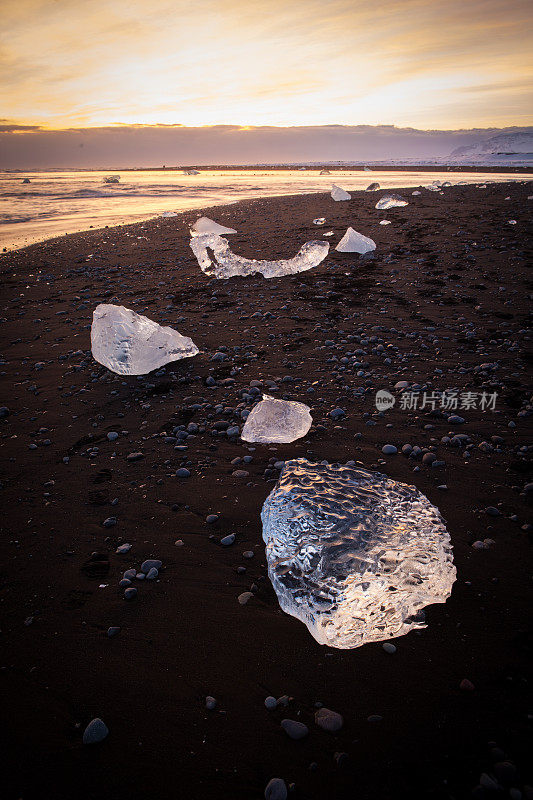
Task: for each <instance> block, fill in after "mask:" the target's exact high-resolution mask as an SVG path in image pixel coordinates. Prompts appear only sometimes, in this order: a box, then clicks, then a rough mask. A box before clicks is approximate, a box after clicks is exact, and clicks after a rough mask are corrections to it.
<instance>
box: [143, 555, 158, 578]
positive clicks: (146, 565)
mask: <svg viewBox="0 0 533 800" xmlns="http://www.w3.org/2000/svg"><path fill="white" fill-rule="evenodd" d="M162 566H163V562H162V561H159V559H158V558H147V559H146V561H143V563H142V564H141V572H144V574H145V575H147V574H148V573H149V572H150V570H151V569H161V567H162Z"/></svg>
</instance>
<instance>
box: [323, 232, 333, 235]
mask: <svg viewBox="0 0 533 800" xmlns="http://www.w3.org/2000/svg"><path fill="white" fill-rule="evenodd" d="M322 236H333V231H328V232H327V233H323V234H322Z"/></svg>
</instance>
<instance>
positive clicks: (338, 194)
mask: <svg viewBox="0 0 533 800" xmlns="http://www.w3.org/2000/svg"><path fill="white" fill-rule="evenodd" d="M331 196H332V198H333V199H334V200H337V202H338V201H339V200H351V199H352V195H351V194H348V192H345V191H344V189H341V188H340V186H335V184H333V185H332V187H331Z"/></svg>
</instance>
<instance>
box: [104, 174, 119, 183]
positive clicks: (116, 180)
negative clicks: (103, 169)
mask: <svg viewBox="0 0 533 800" xmlns="http://www.w3.org/2000/svg"><path fill="white" fill-rule="evenodd" d="M119 182H120V175H107V177H105V178H104V183H119Z"/></svg>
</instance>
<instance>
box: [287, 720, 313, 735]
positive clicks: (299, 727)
mask: <svg viewBox="0 0 533 800" xmlns="http://www.w3.org/2000/svg"><path fill="white" fill-rule="evenodd" d="M281 727H282V728H283V730H284V731H285V733H286V734H287V736H288V737H289V738H290V739H304V738H305V737H306V736H307V734H308V733H309V728H308V727H307V725H304V723H303V722H298V721H297V720H295V719H283V720H282V721H281Z"/></svg>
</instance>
